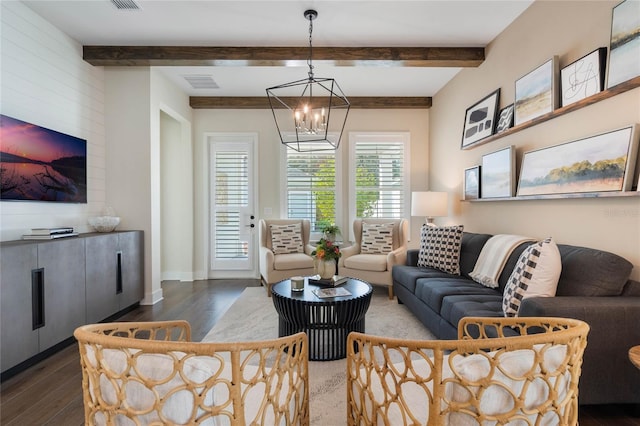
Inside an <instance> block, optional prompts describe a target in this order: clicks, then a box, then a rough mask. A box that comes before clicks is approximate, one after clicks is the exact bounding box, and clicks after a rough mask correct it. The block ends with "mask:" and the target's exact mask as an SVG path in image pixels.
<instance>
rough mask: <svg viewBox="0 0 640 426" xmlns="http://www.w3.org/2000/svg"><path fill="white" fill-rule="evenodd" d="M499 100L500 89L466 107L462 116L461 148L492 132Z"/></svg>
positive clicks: (467, 146) (469, 145)
mask: <svg viewBox="0 0 640 426" xmlns="http://www.w3.org/2000/svg"><path fill="white" fill-rule="evenodd" d="M499 100H500V89H498V90H496V91H495V92H493V93H491V94H489V95H488V96H487V97H485V98H483V99H482V100H480V101H478V102H477V103H475V104H474V105H473V106H471V107H470V108H468V109H467V112H466V113H465V116H464V130H463V131H462V146H461V149H466V148H469V147H471V146H472V145H473V144H475V143H477V142H478V141H479V140H481V139H484V138H486V137H487V136H491V135H492V134H493V129H494V127H495V123H496V117H497V115H498V102H499Z"/></svg>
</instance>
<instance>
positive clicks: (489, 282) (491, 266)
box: [469, 234, 535, 288]
mask: <svg viewBox="0 0 640 426" xmlns="http://www.w3.org/2000/svg"><path fill="white" fill-rule="evenodd" d="M526 241H535V240H534V239H533V238H529V237H523V236H522V235H511V234H498V235H494V236H493V237H491V238H489V240H488V241H487V242H486V243H485V245H484V246H483V247H482V250H481V251H480V256H478V260H477V261H476V265H475V266H474V268H473V271H471V273H470V274H469V276H470V277H471V278H472V279H473V280H474V281H476V282H479V283H480V284H482V285H484V286H485V287H490V288H497V287H498V278H500V274H501V273H502V270H503V269H504V265H505V264H506V263H507V259H509V256H510V255H511V253H512V252H513V250H515V248H516V247H518V246H519V245H520V244H522V243H524V242H526Z"/></svg>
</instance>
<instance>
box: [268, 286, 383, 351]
mask: <svg viewBox="0 0 640 426" xmlns="http://www.w3.org/2000/svg"><path fill="white" fill-rule="evenodd" d="M320 288H330V287H325V286H317V285H312V284H309V282H308V278H305V286H304V291H300V292H295V291H291V280H284V281H280V282H279V283H277V284H274V285H273V287H272V288H271V292H272V296H273V297H272V298H273V305H274V306H275V308H276V311H277V312H278V317H279V327H278V328H279V330H278V334H279V336H280V337H283V336H289V335H291V334H295V333H298V332H300V331H304V332H305V333H307V336H308V338H309V359H310V360H312V361H331V360H335V359H341V358H345V357H346V356H347V336H348V335H349V333H351V332H352V331H358V332H361V333H364V320H365V314H366V313H367V309H369V304H370V303H371V293H372V287H371V285H370V284H368V283H366V282H364V281H360V280H357V279H354V278H350V279H349V280H348V281H347V282H346V283H344V284H341V285H340V286H338V288H344V289H346V290H348V291H349V292H350V293H351V295H349V296H338V297H327V298H320V297H318V296H317V295H316V294H315V293H314V290H316V289H320Z"/></svg>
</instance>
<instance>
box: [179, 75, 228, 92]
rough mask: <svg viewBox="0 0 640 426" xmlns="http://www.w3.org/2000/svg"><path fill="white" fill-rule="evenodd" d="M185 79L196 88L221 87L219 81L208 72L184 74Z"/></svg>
mask: <svg viewBox="0 0 640 426" xmlns="http://www.w3.org/2000/svg"><path fill="white" fill-rule="evenodd" d="M182 77H184V79H185V80H187V82H188V83H189V84H190V85H191V87H193V88H194V89H219V88H220V86H218V83H216V82H215V81H214V80H213V77H212V76H210V75H206V74H191V75H183V76H182Z"/></svg>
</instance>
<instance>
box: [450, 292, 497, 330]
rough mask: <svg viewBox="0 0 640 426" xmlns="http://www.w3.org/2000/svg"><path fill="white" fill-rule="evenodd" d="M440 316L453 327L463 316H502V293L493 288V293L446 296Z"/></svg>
mask: <svg viewBox="0 0 640 426" xmlns="http://www.w3.org/2000/svg"><path fill="white" fill-rule="evenodd" d="M440 316H441V317H442V318H443V319H445V320H446V321H448V322H449V323H450V324H451V325H452V326H454V327H457V326H458V322H459V321H460V320H461V319H462V318H464V317H502V316H504V314H503V313H502V295H501V294H499V293H498V292H497V291H495V290H494V294H469V295H453V296H446V297H445V298H444V300H443V301H442V308H441V309H440Z"/></svg>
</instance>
